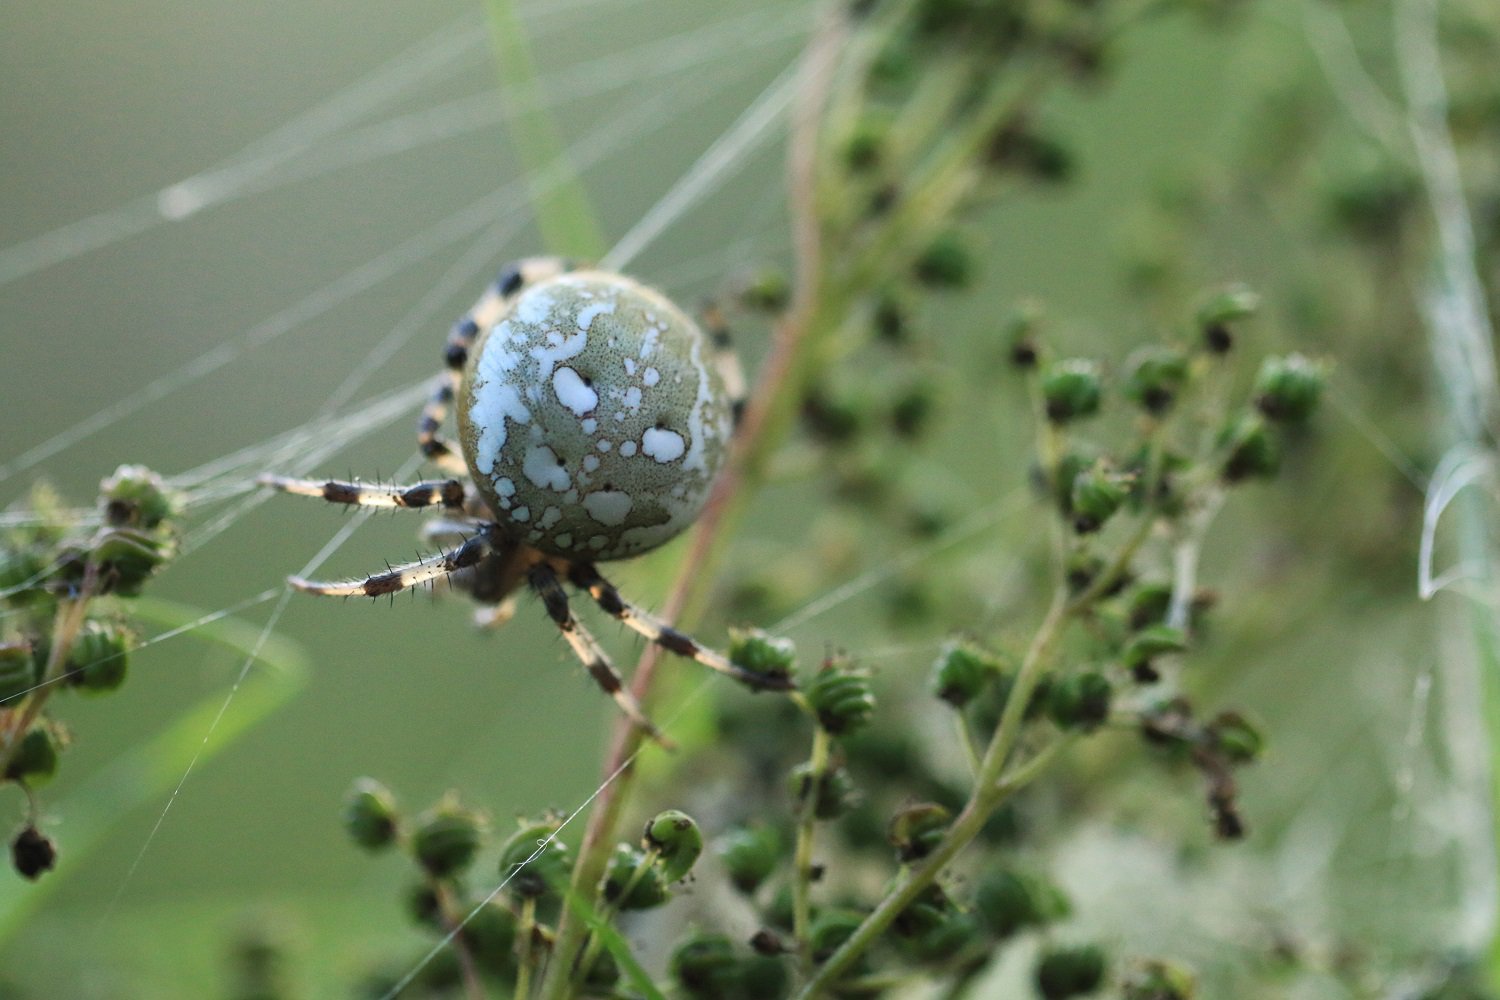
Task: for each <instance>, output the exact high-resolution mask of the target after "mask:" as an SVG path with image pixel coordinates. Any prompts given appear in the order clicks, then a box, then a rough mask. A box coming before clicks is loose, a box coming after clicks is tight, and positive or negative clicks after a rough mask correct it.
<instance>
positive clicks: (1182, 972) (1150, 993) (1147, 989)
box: [1121, 959, 1198, 1000]
mask: <svg viewBox="0 0 1500 1000" xmlns="http://www.w3.org/2000/svg"><path fill="white" fill-rule="evenodd" d="M1121 990H1122V994H1121V995H1122V997H1123V1000H1193V998H1194V997H1196V996H1197V995H1198V984H1197V983H1196V982H1195V981H1194V979H1193V974H1192V973H1191V972H1189V971H1188V970H1187V969H1184V968H1183V967H1182V966H1180V965H1172V964H1170V963H1167V962H1162V961H1158V960H1156V959H1151V960H1148V961H1146V962H1144V963H1142V965H1141V967H1140V968H1138V969H1135V970H1133V971H1132V972H1131V973H1130V974H1129V975H1128V976H1127V977H1126V979H1125V982H1124V983H1123V984H1122V985H1121Z"/></svg>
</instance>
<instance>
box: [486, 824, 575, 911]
mask: <svg viewBox="0 0 1500 1000" xmlns="http://www.w3.org/2000/svg"><path fill="white" fill-rule="evenodd" d="M556 833H557V824H556V823H549V822H541V823H526V824H523V825H522V826H521V829H519V830H517V831H516V832H515V833H513V834H511V835H510V837H509V838H508V839H507V840H506V841H505V843H504V844H503V845H501V847H500V877H501V878H503V879H509V888H510V891H511V892H513V893H514V894H516V895H517V896H520V897H521V898H523V899H538V898H540V897H542V896H547V895H552V894H554V893H561V892H562V890H563V889H566V888H567V885H568V873H569V871H570V870H571V869H572V865H573V862H572V858H571V852H570V851H569V850H568V848H567V845H565V844H564V843H563V842H562V841H560V840H558V839H557V838H556V836H555V834H556ZM543 844H545V845H546V846H545V847H543Z"/></svg>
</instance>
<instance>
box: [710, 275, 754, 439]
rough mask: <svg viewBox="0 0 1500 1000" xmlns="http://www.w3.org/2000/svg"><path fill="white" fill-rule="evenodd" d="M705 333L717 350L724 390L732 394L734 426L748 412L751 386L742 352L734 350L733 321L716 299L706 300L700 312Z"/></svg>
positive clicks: (714, 355)
mask: <svg viewBox="0 0 1500 1000" xmlns="http://www.w3.org/2000/svg"><path fill="white" fill-rule="evenodd" d="M699 318H700V319H701V320H702V323H703V333H704V334H705V335H706V336H707V337H708V346H709V348H710V350H711V351H712V352H713V358H712V361H713V365H714V367H715V368H717V369H718V371H719V377H720V378H721V379H723V380H724V390H725V391H726V392H727V393H728V394H729V412H730V413H731V414H733V416H734V425H735V426H736V427H738V426H739V425H740V418H741V417H743V416H744V414H745V400H746V398H747V397H748V395H749V389H748V387H747V384H746V382H745V369H744V366H743V365H741V364H740V356H739V353H738V352H737V351H736V350H735V349H734V340H733V338H732V337H731V336H730V333H729V321H728V320H727V319H726V318H725V316H724V309H723V307H722V306H720V305H719V304H718V303H717V302H714V301H712V300H710V301H708V302H705V303H704V304H703V308H702V309H701V310H700V312H699Z"/></svg>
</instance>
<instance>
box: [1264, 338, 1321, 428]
mask: <svg viewBox="0 0 1500 1000" xmlns="http://www.w3.org/2000/svg"><path fill="white" fill-rule="evenodd" d="M1254 392H1255V407H1256V409H1258V410H1260V412H1261V413H1263V414H1265V417H1266V419H1267V420H1274V421H1276V422H1277V423H1287V424H1300V423H1304V422H1306V420H1307V419H1308V418H1309V417H1311V416H1312V415H1313V411H1314V410H1316V409H1317V408H1318V397H1319V396H1321V395H1322V393H1323V366H1322V365H1320V364H1318V363H1317V362H1314V361H1309V360H1308V359H1307V358H1305V357H1303V356H1302V355H1301V354H1288V355H1287V356H1286V357H1281V358H1267V359H1266V360H1265V361H1263V362H1262V363H1261V366H1260V373H1259V374H1258V375H1257V376H1256V378H1255V390H1254Z"/></svg>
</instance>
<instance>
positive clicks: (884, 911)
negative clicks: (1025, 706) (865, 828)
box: [797, 737, 1072, 1000]
mask: <svg viewBox="0 0 1500 1000" xmlns="http://www.w3.org/2000/svg"><path fill="white" fill-rule="evenodd" d="M1071 743H1072V738H1071V737H1063V738H1062V739H1059V740H1056V741H1054V742H1053V743H1052V744H1050V745H1049V746H1048V747H1047V748H1046V749H1044V750H1042V751H1041V752H1039V753H1038V754H1037V755H1036V756H1035V757H1033V758H1032V759H1031V760H1029V761H1027V762H1026V763H1025V764H1023V765H1021V766H1019V767H1017V768H1016V769H1015V770H1014V771H1013V772H1012V773H1010V774H1007V775H1006V776H1005V777H1004V778H1003V779H1002V780H999V781H997V782H995V784H994V785H993V786H992V787H991V788H990V789H989V792H988V794H986V795H983V796H981V795H980V794H979V789H977V788H976V790H975V794H974V796H973V797H972V798H970V799H969V801H968V802H967V803H966V804H965V805H964V808H963V811H962V812H960V813H959V814H958V818H957V819H955V820H954V821H953V825H952V826H951V827H949V828H948V833H947V835H945V836H944V837H943V840H942V842H941V843H939V844H938V846H937V848H936V849H935V850H934V851H933V852H932V853H931V854H929V855H928V856H927V857H926V858H925V859H924V860H923V861H922V863H921V864H920V865H917V866H916V867H914V868H911V869H908V871H907V873H906V875H905V876H904V877H903V878H902V880H901V883H900V884H899V885H898V886H897V887H896V888H895V889H894V890H892V891H891V893H890V894H889V895H887V896H886V897H885V898H884V899H883V900H881V901H880V904H879V905H878V906H876V907H875V909H874V910H873V911H871V913H870V915H869V916H867V917H866V918H865V919H864V922H863V923H861V924H860V925H859V927H857V928H856V929H855V931H854V933H853V934H852V935H850V936H849V939H848V940H847V941H845V942H844V944H843V945H842V946H840V947H839V949H838V950H837V951H836V952H834V953H833V954H832V955H831V956H829V959H828V961H826V962H824V963H823V964H822V966H820V967H819V968H818V971H817V975H815V976H814V977H813V978H812V979H811V980H809V981H808V983H807V985H806V986H804V987H803V989H802V992H800V993H798V994H797V1000H814V998H816V997H819V996H822V995H823V994H824V993H825V992H827V991H828V990H829V989H830V988H831V987H832V986H833V984H834V983H836V982H838V980H839V977H840V976H841V975H842V974H843V972H844V971H845V970H846V969H848V968H849V966H850V965H852V964H853V963H854V961H855V960H856V959H858V958H859V956H861V955H863V954H864V953H865V951H866V950H867V949H868V948H869V947H870V946H871V945H873V944H874V943H875V941H876V940H877V939H878V938H879V937H880V935H881V934H883V933H885V930H886V928H888V927H889V926H890V925H891V924H892V923H893V922H894V921H895V919H896V918H897V917H898V916H900V915H901V912H902V911H903V910H905V909H906V908H907V907H908V906H910V905H911V904H912V903H913V902H914V901H915V900H916V899H917V897H918V896H920V895H921V894H922V893H923V892H924V891H925V890H926V889H927V887H928V886H930V885H931V884H932V883H933V882H935V881H937V878H938V876H939V875H940V874H942V872H943V869H945V868H946V867H948V864H949V862H951V861H952V860H953V859H954V857H956V856H957V855H958V853H959V852H960V851H962V850H963V849H964V848H965V847H966V846H968V845H969V843H970V842H971V841H973V840H974V838H975V837H977V836H978V835H979V831H980V830H982V829H983V828H984V824H985V823H986V822H988V820H989V818H990V817H991V816H993V815H994V813H995V810H996V809H997V808H999V807H1000V805H1001V804H1002V803H1003V802H1004V801H1005V799H1006V798H1008V797H1009V796H1010V795H1012V794H1014V793H1015V792H1016V791H1018V790H1020V789H1021V788H1023V787H1024V786H1025V785H1026V784H1027V783H1029V782H1030V781H1031V780H1033V779H1034V778H1036V776H1037V775H1039V774H1041V773H1042V772H1043V771H1045V770H1046V768H1047V766H1048V765H1050V764H1051V763H1052V762H1053V760H1055V759H1056V757H1057V755H1058V754H1059V753H1060V752H1061V751H1062V750H1063V749H1065V748H1066V747H1067V746H1069V745H1071Z"/></svg>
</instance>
